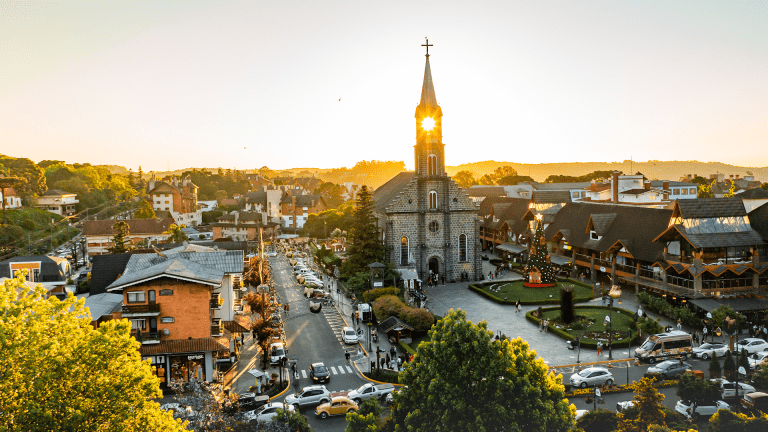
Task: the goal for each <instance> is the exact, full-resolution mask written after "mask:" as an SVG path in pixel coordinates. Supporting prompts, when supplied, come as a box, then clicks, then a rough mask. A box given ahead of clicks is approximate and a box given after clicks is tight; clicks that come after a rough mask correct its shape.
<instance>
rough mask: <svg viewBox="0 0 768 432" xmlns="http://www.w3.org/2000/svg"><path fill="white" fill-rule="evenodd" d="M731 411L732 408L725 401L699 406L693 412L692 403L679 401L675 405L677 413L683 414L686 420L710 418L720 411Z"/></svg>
mask: <svg viewBox="0 0 768 432" xmlns="http://www.w3.org/2000/svg"><path fill="white" fill-rule="evenodd" d="M721 409H724V410H729V411H730V410H731V406H730V405H728V404H727V403H725V402H723V401H717V402H715V403H714V404H711V405H710V404H707V405H697V406H696V409H695V410H693V403H692V402H684V401H682V400H679V401H677V404H675V411H677V412H678V413H680V414H682V415H683V416H684V417H686V418H689V419H690V418H693V417H698V416H702V417H710V416H712V415H713V414H714V413H716V412H717V411H718V410H721Z"/></svg>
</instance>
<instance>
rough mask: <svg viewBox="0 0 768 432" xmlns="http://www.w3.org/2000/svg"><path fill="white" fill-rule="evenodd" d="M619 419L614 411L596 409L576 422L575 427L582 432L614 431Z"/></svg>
mask: <svg viewBox="0 0 768 432" xmlns="http://www.w3.org/2000/svg"><path fill="white" fill-rule="evenodd" d="M618 422H619V418H618V417H617V415H616V412H615V411H611V410H607V409H603V408H598V409H597V410H595V411H589V412H588V413H586V414H584V415H583V416H582V417H581V418H580V419H578V420H577V421H576V427H578V428H581V429H582V430H584V432H605V431H612V430H616V425H617V424H618Z"/></svg>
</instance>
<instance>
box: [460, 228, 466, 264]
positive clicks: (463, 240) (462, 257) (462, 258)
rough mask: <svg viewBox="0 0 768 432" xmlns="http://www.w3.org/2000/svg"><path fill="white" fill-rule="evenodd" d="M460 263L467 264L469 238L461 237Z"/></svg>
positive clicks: (463, 235)
mask: <svg viewBox="0 0 768 432" xmlns="http://www.w3.org/2000/svg"><path fill="white" fill-rule="evenodd" d="M459 262H467V236H466V234H461V235H459Z"/></svg>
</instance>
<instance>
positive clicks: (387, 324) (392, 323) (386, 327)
mask: <svg viewBox="0 0 768 432" xmlns="http://www.w3.org/2000/svg"><path fill="white" fill-rule="evenodd" d="M398 326H400V327H401V328H402V329H408V330H410V331H413V327H411V326H409V325H408V324H406V323H404V322H403V321H402V320H401V319H400V318H398V317H396V316H391V317H389V318H387V319H385V320H384V321H382V322H381V324H379V328H380V329H381V331H383V332H384V333H389V332H390V331H392V330H394V329H395V328H397V327H398Z"/></svg>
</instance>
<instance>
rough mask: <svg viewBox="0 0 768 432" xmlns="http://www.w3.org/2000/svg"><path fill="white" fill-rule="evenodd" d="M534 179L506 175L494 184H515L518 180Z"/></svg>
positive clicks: (531, 178) (531, 179) (528, 180)
mask: <svg viewBox="0 0 768 432" xmlns="http://www.w3.org/2000/svg"><path fill="white" fill-rule="evenodd" d="M532 181H535V180H534V179H533V177H530V176H522V175H508V176H504V177H502V178H500V179H498V180H496V184H497V185H499V186H509V185H516V184H518V183H520V182H532Z"/></svg>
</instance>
